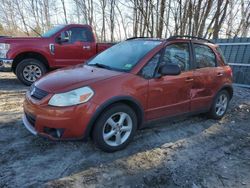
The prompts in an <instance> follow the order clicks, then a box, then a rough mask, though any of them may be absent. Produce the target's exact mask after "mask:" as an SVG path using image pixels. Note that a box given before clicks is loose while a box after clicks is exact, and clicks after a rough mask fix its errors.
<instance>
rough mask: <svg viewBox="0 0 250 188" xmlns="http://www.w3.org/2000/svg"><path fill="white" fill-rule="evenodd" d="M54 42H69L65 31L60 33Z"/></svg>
mask: <svg viewBox="0 0 250 188" xmlns="http://www.w3.org/2000/svg"><path fill="white" fill-rule="evenodd" d="M56 42H57V43H59V44H61V43H65V42H69V35H68V32H67V31H64V32H62V33H61V35H60V36H59V37H57V38H56Z"/></svg>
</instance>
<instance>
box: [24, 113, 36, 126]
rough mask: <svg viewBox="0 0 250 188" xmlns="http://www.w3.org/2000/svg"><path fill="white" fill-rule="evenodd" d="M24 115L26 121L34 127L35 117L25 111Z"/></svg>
mask: <svg viewBox="0 0 250 188" xmlns="http://www.w3.org/2000/svg"><path fill="white" fill-rule="evenodd" d="M25 116H26V118H27V120H28V122H29V123H30V124H31V125H32V126H33V127H34V126H35V123H36V117H35V116H34V115H32V114H30V113H27V112H25Z"/></svg>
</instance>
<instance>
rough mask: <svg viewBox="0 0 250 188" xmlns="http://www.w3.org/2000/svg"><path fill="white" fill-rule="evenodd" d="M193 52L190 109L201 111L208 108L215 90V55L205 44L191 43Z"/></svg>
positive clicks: (216, 77)
mask: <svg viewBox="0 0 250 188" xmlns="http://www.w3.org/2000/svg"><path fill="white" fill-rule="evenodd" d="M193 52H194V59H195V66H196V69H195V71H194V84H193V87H192V91H191V97H192V99H191V111H203V110H208V109H209V108H210V104H211V102H212V99H213V95H214V92H215V84H216V80H217V79H219V77H218V76H217V75H216V74H217V71H216V67H217V62H216V55H215V53H214V51H213V50H212V49H211V48H210V47H209V46H207V45H205V44H200V43H193Z"/></svg>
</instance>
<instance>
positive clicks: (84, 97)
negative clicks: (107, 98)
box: [49, 87, 94, 106]
mask: <svg viewBox="0 0 250 188" xmlns="http://www.w3.org/2000/svg"><path fill="white" fill-rule="evenodd" d="M93 95H94V91H93V90H92V89H91V88H90V87H82V88H78V89H75V90H72V91H69V92H66V93H59V94H55V95H53V96H52V97H51V99H50V100H49V105H51V106H72V105H76V104H81V103H85V102H87V101H88V100H89V99H91V97H92V96H93Z"/></svg>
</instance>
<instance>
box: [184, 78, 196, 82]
mask: <svg viewBox="0 0 250 188" xmlns="http://www.w3.org/2000/svg"><path fill="white" fill-rule="evenodd" d="M193 80H194V79H193V78H187V79H186V82H192V81H193Z"/></svg>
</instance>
